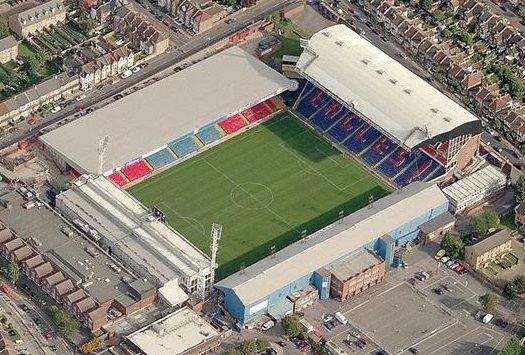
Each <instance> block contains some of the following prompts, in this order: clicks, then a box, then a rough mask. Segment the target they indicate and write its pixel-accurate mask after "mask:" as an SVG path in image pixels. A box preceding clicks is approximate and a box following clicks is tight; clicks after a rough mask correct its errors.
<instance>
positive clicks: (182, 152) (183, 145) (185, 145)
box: [168, 135, 199, 158]
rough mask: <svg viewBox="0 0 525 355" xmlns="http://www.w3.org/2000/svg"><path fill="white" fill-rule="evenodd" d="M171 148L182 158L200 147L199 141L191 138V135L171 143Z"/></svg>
mask: <svg viewBox="0 0 525 355" xmlns="http://www.w3.org/2000/svg"><path fill="white" fill-rule="evenodd" d="M168 146H169V147H170V149H171V150H172V151H173V152H175V154H176V155H177V156H178V157H179V158H182V157H184V156H186V155H188V154H191V153H193V152H196V151H197V150H198V149H199V146H198V145H197V143H196V142H195V141H194V140H193V139H192V138H191V136H190V135H187V136H185V137H182V138H179V139H177V140H175V141H173V142H171V143H170V144H168Z"/></svg>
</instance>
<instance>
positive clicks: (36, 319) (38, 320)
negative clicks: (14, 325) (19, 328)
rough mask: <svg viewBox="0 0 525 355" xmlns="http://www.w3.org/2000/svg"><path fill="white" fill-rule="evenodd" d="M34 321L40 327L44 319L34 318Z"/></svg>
mask: <svg viewBox="0 0 525 355" xmlns="http://www.w3.org/2000/svg"><path fill="white" fill-rule="evenodd" d="M33 322H35V324H36V325H38V326H39V327H40V326H41V325H42V321H41V320H40V318H37V317H35V318H33Z"/></svg>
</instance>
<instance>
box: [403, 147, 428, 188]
mask: <svg viewBox="0 0 525 355" xmlns="http://www.w3.org/2000/svg"><path fill="white" fill-rule="evenodd" d="M432 162H433V160H432V159H431V158H429V157H428V156H426V155H424V154H422V155H421V156H419V157H418V159H416V160H414V162H413V163H412V164H411V165H410V166H409V167H408V168H407V169H406V170H405V171H403V173H402V174H401V175H399V176H398V177H397V179H396V181H395V182H396V184H397V185H399V186H404V185H408V184H410V183H411V182H413V181H421V180H422V179H423V178H422V176H423V174H424V173H425V172H427V175H428V173H429V172H431V171H432V170H429V168H430V167H431V166H432ZM436 164H437V163H436ZM425 166H426V169H425V170H424V171H423V172H422V173H421V174H420V175H419V176H417V177H415V176H413V175H414V174H416V172H417V171H418V170H419V169H421V168H422V167H425ZM435 168H436V166H435V165H434V169H435Z"/></svg>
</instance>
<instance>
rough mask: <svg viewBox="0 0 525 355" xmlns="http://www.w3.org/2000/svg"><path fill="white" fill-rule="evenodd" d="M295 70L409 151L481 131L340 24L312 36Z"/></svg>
mask: <svg viewBox="0 0 525 355" xmlns="http://www.w3.org/2000/svg"><path fill="white" fill-rule="evenodd" d="M296 69H297V71H298V72H299V73H300V74H301V75H303V76H304V77H306V78H308V79H310V80H312V81H314V82H316V83H317V84H319V86H320V87H322V88H324V89H326V90H328V91H330V92H331V93H332V94H334V95H335V96H336V97H337V98H338V99H339V100H341V101H342V102H346V103H347V104H348V105H349V106H350V107H351V106H353V107H354V109H355V110H356V111H357V112H358V113H361V114H363V115H364V116H365V117H366V118H367V119H368V120H369V121H371V122H373V123H374V124H375V125H376V126H378V127H380V128H381V129H382V130H383V131H384V132H385V133H386V134H389V135H390V136H392V137H393V138H395V139H396V140H398V142H400V143H402V144H404V145H405V146H406V147H407V148H409V149H412V148H415V147H417V146H418V145H419V144H421V143H423V142H425V141H427V140H430V139H432V138H435V137H437V136H439V135H443V134H444V135H445V137H443V138H444V139H448V138H449V136H448V135H449V134H450V137H453V136H457V135H459V134H464V133H476V131H480V129H481V126H480V123H479V120H478V118H476V117H475V116H474V115H472V114H471V113H470V112H469V111H467V110H466V109H464V108H463V107H461V106H460V105H458V104H457V103H455V102H454V101H453V100H451V99H450V98H448V97H447V96H445V95H444V94H442V93H441V92H439V91H438V90H436V89H435V88H434V87H433V86H431V85H430V84H428V83H427V82H426V81H425V80H423V79H421V78H420V77H418V76H417V75H415V74H414V73H412V72H411V71H410V70H408V69H407V68H405V67H404V66H403V65H401V64H400V63H398V62H397V61H396V60H394V59H392V58H391V57H389V56H388V55H387V54H385V53H384V52H382V51H381V50H380V49H378V48H377V47H375V46H374V45H372V44H371V43H370V42H368V41H367V40H365V39H364V38H362V37H361V36H359V35H358V34H357V33H355V32H354V31H352V30H351V29H350V28H348V27H347V26H345V25H334V26H331V27H328V28H326V29H324V30H322V31H320V32H317V33H316V34H314V35H313V36H312V38H311V39H310V40H309V42H308V45H307V47H306V48H305V49H304V50H303V53H302V54H301V56H300V58H299V61H298V62H297V66H296Z"/></svg>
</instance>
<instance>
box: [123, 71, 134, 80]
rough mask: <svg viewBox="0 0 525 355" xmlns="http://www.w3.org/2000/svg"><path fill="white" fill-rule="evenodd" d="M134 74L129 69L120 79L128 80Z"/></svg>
mask: <svg viewBox="0 0 525 355" xmlns="http://www.w3.org/2000/svg"><path fill="white" fill-rule="evenodd" d="M132 74H133V72H132V71H131V70H129V69H128V70H126V71H125V72H124V73H122V74H120V77H121V78H122V79H126V78H128V77H130V76H131V75H132Z"/></svg>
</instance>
